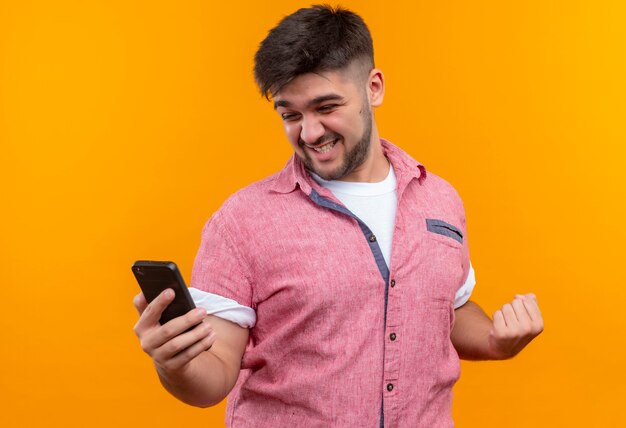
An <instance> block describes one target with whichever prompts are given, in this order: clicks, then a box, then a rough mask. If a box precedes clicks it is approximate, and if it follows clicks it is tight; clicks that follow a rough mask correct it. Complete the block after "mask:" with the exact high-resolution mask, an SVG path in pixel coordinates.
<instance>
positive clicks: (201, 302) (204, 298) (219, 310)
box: [189, 287, 256, 328]
mask: <svg viewBox="0 0 626 428" xmlns="http://www.w3.org/2000/svg"><path fill="white" fill-rule="evenodd" d="M189 294H191V298H192V299H193V302H194V303H195V304H196V306H197V307H199V308H204V309H206V311H207V313H208V314H209V315H215V316H216V317H220V318H222V319H225V320H227V321H230V322H234V323H235V324H239V325H240V326H241V327H243V328H252V327H254V325H255V324H256V312H254V309H252V308H249V307H248V306H243V305H240V304H239V303H237V302H236V301H234V300H232V299H228V298H226V297H222V296H219V295H217V294H213V293H207V292H206V291H202V290H198V289H197V288H193V287H190V288H189Z"/></svg>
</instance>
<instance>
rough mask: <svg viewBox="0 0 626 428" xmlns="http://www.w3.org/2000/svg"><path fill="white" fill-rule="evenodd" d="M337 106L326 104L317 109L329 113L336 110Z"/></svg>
mask: <svg viewBox="0 0 626 428" xmlns="http://www.w3.org/2000/svg"><path fill="white" fill-rule="evenodd" d="M337 107H338V105H337V104H324V105H323V106H320V107H319V108H318V109H317V110H318V111H320V112H322V113H329V112H331V111H333V110H335V109H336V108H337Z"/></svg>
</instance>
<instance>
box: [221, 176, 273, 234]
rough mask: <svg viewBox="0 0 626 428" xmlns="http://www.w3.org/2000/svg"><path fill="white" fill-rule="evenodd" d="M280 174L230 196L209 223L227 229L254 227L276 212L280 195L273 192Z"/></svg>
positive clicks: (250, 185)
mask: <svg viewBox="0 0 626 428" xmlns="http://www.w3.org/2000/svg"><path fill="white" fill-rule="evenodd" d="M280 175H281V172H277V173H275V174H272V175H271V176H269V177H266V178H264V179H262V180H259V181H256V182H254V183H251V184H249V185H247V186H245V187H243V188H241V189H239V190H238V191H236V192H235V193H233V194H232V195H230V196H229V197H228V198H227V199H226V200H225V201H224V203H223V204H222V206H221V207H220V208H219V209H218V210H217V211H216V212H215V213H213V215H212V216H211V219H210V221H217V222H218V223H220V224H221V225H223V226H228V227H229V228H236V229H238V228H242V227H246V226H250V227H254V226H255V225H258V223H259V221H261V220H262V218H264V217H267V216H268V215H271V213H272V211H275V210H277V207H278V205H283V204H284V203H283V202H281V196H284V195H282V194H281V193H278V192H275V191H274V190H273V189H274V186H275V183H276V181H277V180H278V179H279V177H280Z"/></svg>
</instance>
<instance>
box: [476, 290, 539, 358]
mask: <svg viewBox="0 0 626 428" xmlns="http://www.w3.org/2000/svg"><path fill="white" fill-rule="evenodd" d="M542 331H543V319H542V317H541V312H540V311H539V306H538V305H537V298H536V297H535V295H534V294H532V293H529V294H523V295H522V294H518V295H516V296H515V300H513V301H512V302H511V303H507V304H506V305H504V306H502V308H501V309H499V310H497V311H496V312H495V313H494V314H493V323H492V326H491V330H490V331H489V342H488V343H489V345H488V346H489V353H490V354H491V355H492V356H493V357H494V358H495V359H506V358H511V357H513V356H515V355H517V353H518V352H519V351H521V350H522V349H524V347H525V346H526V345H527V344H528V343H529V342H530V341H531V340H533V339H534V338H535V337H536V336H537V335H539V334H540V333H541V332H542Z"/></svg>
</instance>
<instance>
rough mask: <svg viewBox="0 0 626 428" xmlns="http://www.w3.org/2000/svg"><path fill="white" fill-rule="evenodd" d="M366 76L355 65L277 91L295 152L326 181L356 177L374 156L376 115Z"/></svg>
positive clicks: (308, 77)
mask: <svg viewBox="0 0 626 428" xmlns="http://www.w3.org/2000/svg"><path fill="white" fill-rule="evenodd" d="M362 80H363V79H359V78H358V77H357V76H355V72H354V71H352V70H351V69H350V68H348V69H345V70H339V71H328V72H320V73H307V74H303V75H300V76H298V77H296V78H295V79H293V80H292V81H291V82H289V83H288V84H287V85H285V86H284V87H283V88H282V89H281V90H280V91H279V92H277V93H276V94H275V95H274V108H275V109H276V111H277V112H278V114H280V116H281V118H282V120H283V125H284V127H285V132H286V134H287V138H288V139H289V142H290V143H291V145H292V146H293V148H294V150H295V152H296V154H297V155H298V156H299V157H300V159H302V161H303V162H304V164H305V166H306V168H307V169H308V170H309V171H312V172H314V173H316V174H317V175H319V176H320V177H322V178H324V179H326V180H345V181H354V179H355V178H354V177H355V175H356V173H357V172H358V171H359V168H360V167H361V166H362V165H363V163H364V161H365V160H366V159H367V158H368V156H369V155H370V146H371V137H372V113H371V108H370V105H369V102H368V100H367V95H366V93H367V92H366V89H365V82H361V81H362Z"/></svg>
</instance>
